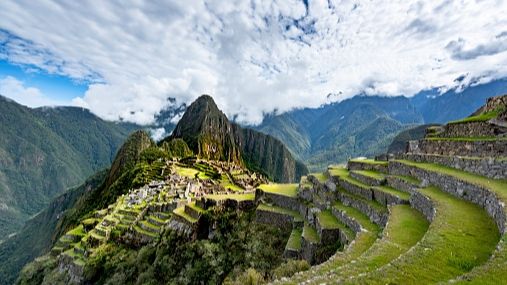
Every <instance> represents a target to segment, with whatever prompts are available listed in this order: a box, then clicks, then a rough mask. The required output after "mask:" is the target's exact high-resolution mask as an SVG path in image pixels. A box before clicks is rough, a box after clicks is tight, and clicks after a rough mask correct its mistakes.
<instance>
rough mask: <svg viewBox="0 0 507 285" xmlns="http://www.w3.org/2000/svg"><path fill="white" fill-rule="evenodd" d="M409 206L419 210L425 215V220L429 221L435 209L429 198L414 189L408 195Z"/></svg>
mask: <svg viewBox="0 0 507 285" xmlns="http://www.w3.org/2000/svg"><path fill="white" fill-rule="evenodd" d="M410 206H411V207H412V208H414V209H416V210H417V211H419V212H421V213H422V214H423V215H424V216H425V217H426V220H428V221H430V222H432V221H433V218H434V217H435V213H436V210H435V205H433V202H432V201H431V199H430V198H428V197H426V196H424V195H423V194H421V193H420V192H417V191H415V192H413V193H412V195H410Z"/></svg>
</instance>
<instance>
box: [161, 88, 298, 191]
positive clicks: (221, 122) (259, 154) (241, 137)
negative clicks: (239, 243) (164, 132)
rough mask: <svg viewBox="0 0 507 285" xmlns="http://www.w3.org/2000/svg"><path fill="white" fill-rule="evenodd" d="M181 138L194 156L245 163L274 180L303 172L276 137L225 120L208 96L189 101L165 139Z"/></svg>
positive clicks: (285, 179) (295, 175) (287, 180)
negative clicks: (190, 102)
mask: <svg viewBox="0 0 507 285" xmlns="http://www.w3.org/2000/svg"><path fill="white" fill-rule="evenodd" d="M172 139H183V140H184V141H185V142H186V143H187V144H188V146H189V147H190V149H191V150H192V151H194V153H196V154H197V156H198V157H200V158H204V159H211V160H222V161H227V162H233V163H239V164H243V163H244V164H245V165H246V166H247V167H249V168H250V169H253V170H255V171H259V172H262V173H265V174H266V175H267V176H268V177H269V178H271V179H273V180H275V181H283V182H290V181H295V180H296V179H298V178H299V177H300V176H301V175H304V174H306V173H307V170H306V167H305V166H304V165H303V164H302V163H299V162H297V161H296V160H295V159H294V158H293V157H292V155H291V153H290V152H289V151H288V150H287V149H286V147H285V146H284V145H283V144H282V143H281V142H280V141H279V140H277V139H275V138H273V137H271V136H269V135H265V134H262V133H260V132H257V131H254V130H251V129H246V128H242V127H240V126H239V125H237V124H234V123H231V122H229V120H228V119H227V117H226V116H225V114H224V113H222V111H220V110H219V109H218V107H217V106H216V104H215V102H214V101H213V99H212V98H211V97H210V96H207V95H203V96H201V97H199V98H198V99H197V100H196V101H195V102H194V103H192V104H191V105H190V106H189V107H188V108H187V110H186V111H185V114H184V115H183V117H182V118H181V120H180V121H179V122H178V124H177V125H176V128H175V129H174V131H173V133H172V135H171V136H170V137H169V138H168V139H166V140H165V141H168V140H172Z"/></svg>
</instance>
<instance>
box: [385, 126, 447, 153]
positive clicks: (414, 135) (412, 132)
mask: <svg viewBox="0 0 507 285" xmlns="http://www.w3.org/2000/svg"><path fill="white" fill-rule="evenodd" d="M434 126H438V125H433V124H429V125H420V126H417V127H414V128H410V129H407V130H404V131H402V132H400V133H399V134H398V135H396V136H395V137H394V139H393V140H392V142H391V144H390V145H389V147H388V148H387V152H388V153H403V152H405V150H406V148H407V143H408V141H411V140H420V139H422V138H424V136H425V135H426V129H427V128H429V127H434Z"/></svg>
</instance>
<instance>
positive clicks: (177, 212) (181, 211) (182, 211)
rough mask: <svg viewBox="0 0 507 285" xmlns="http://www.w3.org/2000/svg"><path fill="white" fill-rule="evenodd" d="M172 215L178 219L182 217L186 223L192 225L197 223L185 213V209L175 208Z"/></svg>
mask: <svg viewBox="0 0 507 285" xmlns="http://www.w3.org/2000/svg"><path fill="white" fill-rule="evenodd" d="M173 213H174V214H175V215H178V216H180V217H182V218H183V219H185V220H187V221H188V222H190V223H192V224H194V223H196V222H197V219H196V218H194V217H192V216H190V215H189V214H187V213H185V207H184V206H183V207H179V208H176V209H174V211H173Z"/></svg>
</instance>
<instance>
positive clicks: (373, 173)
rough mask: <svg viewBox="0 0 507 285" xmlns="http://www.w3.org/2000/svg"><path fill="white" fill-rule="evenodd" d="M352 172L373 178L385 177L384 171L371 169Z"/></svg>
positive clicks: (380, 178)
mask: <svg viewBox="0 0 507 285" xmlns="http://www.w3.org/2000/svg"><path fill="white" fill-rule="evenodd" d="M352 172H355V173H357V174H359V175H363V176H367V177H370V178H373V179H375V180H384V179H385V178H386V175H385V174H384V173H380V172H378V171H371V170H353V171H352Z"/></svg>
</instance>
